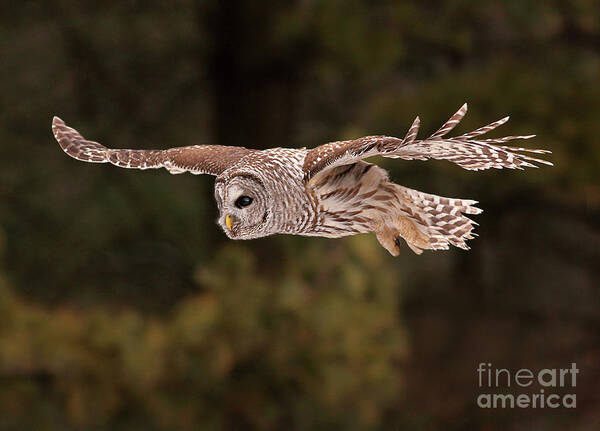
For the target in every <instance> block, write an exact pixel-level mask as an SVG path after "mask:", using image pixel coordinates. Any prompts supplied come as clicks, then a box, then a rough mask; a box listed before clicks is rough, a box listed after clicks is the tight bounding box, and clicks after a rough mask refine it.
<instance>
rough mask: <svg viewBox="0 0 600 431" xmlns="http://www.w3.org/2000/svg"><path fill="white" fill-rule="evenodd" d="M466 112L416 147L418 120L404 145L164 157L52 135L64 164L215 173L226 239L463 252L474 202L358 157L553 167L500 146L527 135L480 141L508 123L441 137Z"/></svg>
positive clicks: (57, 131)
mask: <svg viewBox="0 0 600 431" xmlns="http://www.w3.org/2000/svg"><path fill="white" fill-rule="evenodd" d="M466 112H467V105H466V104H465V105H463V106H462V107H461V108H460V109H459V110H458V111H457V112H456V113H455V114H454V115H453V116H452V117H451V118H450V119H449V120H448V121H447V122H446V123H445V124H444V125H443V126H442V127H441V128H440V129H438V130H437V131H436V132H435V133H433V134H432V135H431V136H429V137H428V138H426V139H423V140H418V139H417V133H418V130H419V125H420V121H419V118H418V117H417V118H416V119H415V121H414V122H413V124H412V125H411V127H410V128H409V130H408V132H407V134H406V136H405V137H404V138H403V139H399V138H394V137H389V136H367V137H364V138H360V139H355V140H349V141H338V142H330V143H327V144H324V145H321V146H319V147H316V148H314V149H311V150H306V149H289V148H272V149H269V150H260V151H259V150H251V149H247V148H242V147H227V146H219V145H194V146H189V147H180V148H171V149H168V150H113V149H109V148H107V147H105V146H103V145H101V144H99V143H97V142H94V141H88V140H86V139H85V138H83V137H82V136H81V135H80V134H79V133H78V132H77V131H76V130H75V129H72V128H70V127H68V126H66V125H65V123H64V122H63V121H62V120H61V119H59V118H58V117H55V118H54V120H53V123H52V130H53V132H54V136H55V137H56V140H57V141H58V142H59V144H60V146H61V147H62V149H63V150H64V151H65V152H66V153H67V154H68V155H70V156H71V157H73V158H76V159H78V160H83V161H87V162H94V163H112V164H114V165H117V166H120V167H126V168H136V169H152V168H162V167H164V168H166V169H167V170H169V172H171V173H181V172H191V173H193V174H210V175H215V176H216V177H217V178H216V182H215V197H216V200H217V204H218V206H219V210H220V217H219V221H218V222H219V224H220V225H221V227H222V228H223V230H224V231H225V233H226V234H227V235H228V236H229V237H230V238H234V239H250V238H257V237H262V236H267V235H271V234H275V233H289V234H297V235H307V236H325V237H341V236H346V235H353V234H357V233H365V232H375V234H376V236H377V239H378V240H379V242H380V243H381V244H382V246H383V247H385V248H386V249H387V250H388V251H389V252H390V253H391V254H393V255H397V254H398V253H399V251H400V238H403V239H404V240H405V241H406V242H407V244H408V245H409V247H410V248H411V249H412V250H413V251H414V252H416V253H421V252H422V250H425V249H433V250H440V249H448V248H449V246H450V245H454V246H456V247H460V248H463V249H468V247H467V245H466V240H468V239H471V238H473V236H474V235H475V234H474V233H473V232H472V230H473V226H474V224H475V223H474V222H473V221H472V220H471V219H469V218H468V217H467V216H466V215H474V214H479V213H480V212H481V210H480V209H479V208H477V207H475V206H474V205H475V204H476V203H477V202H476V201H473V200H465V199H452V198H444V197H440V196H436V195H431V194H427V193H422V192H419V191H416V190H412V189H408V188H406V187H403V186H400V185H398V184H394V183H393V182H391V181H390V180H389V178H388V175H387V172H386V171H385V170H383V169H381V168H380V167H378V166H375V165H373V164H370V163H367V162H365V161H364V159H366V158H369V157H372V156H382V157H387V158H399V159H404V160H427V159H430V158H432V159H439V160H448V161H451V162H454V163H456V164H457V165H459V166H460V167H462V168H464V169H469V170H481V169H488V168H509V169H523V168H525V167H537V166H536V165H535V163H540V164H546V165H552V163H550V162H548V161H546V160H542V159H538V158H534V157H531V156H529V155H526V154H522V153H524V152H529V153H538V154H543V153H549V151H547V150H535V149H526V148H518V147H509V146H506V145H502V144H504V143H506V142H508V141H511V140H516V139H529V138H532V137H533V135H527V136H507V137H504V138H492V139H481V136H482V135H484V134H485V133H487V132H489V131H491V130H493V129H495V128H497V127H499V126H501V125H502V124H504V123H506V121H507V120H508V117H506V118H503V119H501V120H499V121H496V122H494V123H491V124H489V125H487V126H484V127H481V128H479V129H477V130H474V131H472V132H470V133H465V134H463V135H460V136H456V137H446V136H447V135H448V133H449V132H450V131H452V130H453V129H454V127H456V125H457V124H458V123H459V122H460V120H461V119H462V118H463V117H464V115H465V113H466Z"/></svg>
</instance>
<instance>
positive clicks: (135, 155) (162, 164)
mask: <svg viewBox="0 0 600 431" xmlns="http://www.w3.org/2000/svg"><path fill="white" fill-rule="evenodd" d="M52 132H53V133H54V137H55V138H56V140H57V141H58V143H59V144H60V146H61V148H62V149H63V150H64V152H65V153H67V154H68V155H69V156H71V157H73V158H74V159H77V160H83V161H84V162H91V163H112V164H113V165H116V166H119V167H122V168H132V169H158V168H166V169H167V170H168V171H169V172H170V173H172V174H180V173H182V172H190V173H192V174H209V175H219V174H220V173H221V172H223V171H224V170H225V169H227V168H229V167H230V166H231V165H233V164H234V163H236V162H237V161H238V160H240V159H241V158H242V157H244V156H246V155H247V154H249V153H251V152H253V151H254V150H250V149H247V148H243V147H227V146H223V145H193V146H189V147H179V148H170V149H168V150H119V149H115V150H113V149H110V148H106V147H105V146H104V145H101V144H99V143H98V142H94V141H88V140H86V139H85V138H84V137H83V136H81V135H80V134H79V132H78V131H77V130H75V129H73V128H71V127H68V126H67V125H66V124H65V123H64V121H63V120H61V119H60V118H58V117H54V119H53V120H52Z"/></svg>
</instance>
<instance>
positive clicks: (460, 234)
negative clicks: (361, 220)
mask: <svg viewBox="0 0 600 431" xmlns="http://www.w3.org/2000/svg"><path fill="white" fill-rule="evenodd" d="M393 191H394V195H395V199H397V200H396V202H395V203H396V205H397V206H396V205H395V206H396V207H397V211H395V213H394V214H389V215H387V216H386V217H384V218H383V220H382V221H381V222H380V224H379V225H378V226H377V227H376V228H375V233H376V235H377V239H378V240H379V242H380V244H381V245H382V246H383V247H384V248H385V249H387V250H388V251H389V252H390V253H391V254H392V255H393V256H397V255H398V254H399V253H400V244H401V241H400V239H401V238H403V239H404V240H405V241H406V243H407V244H408V246H409V247H410V248H411V250H412V251H414V252H415V253H416V254H421V253H422V252H423V250H448V248H449V245H453V246H456V247H459V248H462V249H464V250H468V249H469V247H468V246H467V245H466V243H465V241H466V240H468V239H472V238H473V237H474V236H476V234H475V233H473V232H472V231H473V226H474V225H477V223H475V222H474V221H473V220H471V219H469V218H468V217H466V216H465V215H464V214H479V213H481V212H482V210H481V209H479V208H477V207H475V206H473V205H474V204H476V203H477V201H473V200H465V199H452V198H444V197H441V196H436V195H431V194H427V193H422V192H419V191H417V190H412V189H409V188H406V187H402V186H400V185H397V184H393Z"/></svg>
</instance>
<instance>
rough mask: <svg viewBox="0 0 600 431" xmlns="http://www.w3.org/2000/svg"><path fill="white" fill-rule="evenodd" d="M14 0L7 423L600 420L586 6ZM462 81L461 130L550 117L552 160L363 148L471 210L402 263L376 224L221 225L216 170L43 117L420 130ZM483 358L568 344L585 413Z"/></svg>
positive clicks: (176, 139) (594, 75) (340, 132)
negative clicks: (546, 398)
mask: <svg viewBox="0 0 600 431" xmlns="http://www.w3.org/2000/svg"><path fill="white" fill-rule="evenodd" d="M1 10H2V14H1V18H0V59H1V65H0V100H2V105H1V106H2V109H1V110H0V429H2V430H21V429H23V430H29V429H36V430H54V429H96V430H174V429H190V430H195V429H227V430H234V429H238V430H242V429H261V430H263V429H264V430H279V429H286V430H305V429H312V430H315V429H321V430H363V429H364V430H375V429H377V430H392V429H397V430H414V431H420V430H486V431H487V430H529V429H544V430H565V429H569V430H596V429H600V400H599V395H598V388H599V385H600V340H599V335H600V333H599V332H600V290H599V289H600V266H599V263H600V217H598V215H599V212H598V211H599V208H600V186H599V184H600V181H599V174H598V172H599V167H600V146H599V145H598V136H599V135H600V102H599V100H600V85H599V84H600V4H599V3H598V2H597V1H584V0H581V1H571V2H561V1H547V2H546V1H544V2H541V1H537V0H518V1H517V0H512V1H503V2H498V1H488V0H481V1H478V2H472V1H460V0H453V1H445V2H438V1H411V2H394V1H371V2H360V1H357V0H344V1H342V0H332V1H318V0H298V1H288V2H277V1H270V0H269V1H249V0H248V1H222V2H217V1H191V0H180V1H173V2H161V1H144V2H142V1H120V2H99V3H98V4H94V3H92V2H67V1H64V2H61V1H44V2H31V1H23V2H3V4H2V9H1ZM465 101H467V102H469V107H470V111H469V113H468V114H467V117H466V118H465V120H464V122H463V124H461V125H460V126H459V128H458V131H459V132H461V131H462V132H465V131H468V130H471V129H473V128H475V127H479V126H481V125H483V124H487V123H488V122H491V121H494V120H496V119H498V118H501V117H503V116H504V115H507V114H510V115H511V116H512V119H511V122H509V124H508V125H506V126H504V127H503V128H502V129H501V131H498V132H496V135H495V136H499V135H500V134H501V133H502V134H511V135H512V134H529V133H537V134H538V137H537V138H535V139H534V140H531V141H528V142H527V143H526V145H530V146H533V147H537V148H546V149H550V150H552V151H553V154H552V155H551V156H549V158H550V159H551V160H552V161H553V162H554V163H555V166H554V167H552V168H549V167H543V168H541V169H537V170H534V169H529V170H526V171H510V170H502V171H497V170H490V171H484V172H468V171H464V170H461V169H460V168H458V167H456V166H454V165H452V164H450V163H447V162H438V161H430V162H426V163H425V162H418V161H415V162H406V161H400V160H396V161H394V160H387V159H386V160H377V162H378V163H380V164H381V165H383V166H384V167H386V168H387V169H389V170H390V173H391V177H392V178H393V179H394V180H395V181H396V182H398V183H400V184H403V185H406V186H408V187H412V188H416V189H419V190H423V191H426V192H430V193H436V194H440V195H443V196H451V197H461V198H472V199H477V200H479V201H480V206H481V207H482V208H483V209H484V210H485V212H484V213H483V214H482V215H481V216H477V218H476V219H477V222H479V223H480V225H481V226H479V227H478V228H477V233H478V234H479V235H480V237H478V238H477V239H475V240H473V241H471V243H470V245H471V247H472V250H471V251H469V252H464V251H462V250H456V249H453V250H451V251H448V252H426V253H425V254H424V255H422V256H415V255H413V254H412V252H411V251H410V250H409V249H408V247H405V248H403V250H402V253H401V255H400V256H399V257H398V258H392V257H391V256H389V255H388V254H387V252H386V251H385V250H384V249H383V248H381V247H380V246H379V244H378V243H377V241H376V239H375V237H374V236H373V235H361V236H356V237H350V238H345V239H338V240H328V239H317V238H302V237H289V236H275V237H270V238H265V239H260V240H254V241H249V242H233V241H229V240H227V239H226V237H225V236H224V234H223V233H222V232H220V230H219V229H218V227H217V226H216V225H215V223H214V220H215V219H216V216H217V209H216V204H215V202H214V199H213V192H212V184H213V178H211V177H208V176H207V177H196V176H192V175H179V176H171V175H169V174H168V173H167V172H166V171H164V170H161V171H145V172H139V171H129V170H122V169H117V168H115V167H112V166H106V165H87V164H83V163H80V162H76V161H74V160H72V159H70V158H68V157H67V156H66V155H64V154H63V153H62V152H61V151H60V148H59V147H58V145H57V144H56V142H55V141H54V139H53V137H52V134H51V130H50V122H51V119H52V116H53V115H59V116H61V117H62V118H63V119H64V120H65V121H67V123H68V124H70V125H72V126H73V127H76V128H77V129H79V130H80V131H81V132H82V133H83V134H84V136H86V137H88V138H91V139H95V140H99V141H100V142H102V143H105V144H106V145H108V146H111V147H115V148H118V147H121V148H168V147H172V146H183V145H190V144H200V143H209V144H213V143H214V144H222V145H244V146H248V147H251V148H269V147H275V146H284V147H303V146H307V147H313V146H316V145H319V144H322V143H325V142H327V141H330V140H337V139H344V138H355V137H360V136H363V135H368V134H388V135H395V136H404V134H405V132H406V129H407V128H408V126H409V125H410V123H411V121H412V119H413V118H414V116H415V115H417V114H418V115H420V116H421V119H422V130H421V135H420V136H426V135H427V134H428V133H431V132H433V131H434V130H436V129H437V128H438V127H439V126H440V125H441V124H442V123H443V122H444V121H445V120H446V119H447V118H448V117H449V116H450V115H451V114H452V113H454V112H455V111H456V110H457V109H458V108H459V107H460V105H461V104H462V103H463V102H465ZM480 362H490V363H492V364H493V366H494V367H499V368H509V369H511V370H517V369H519V368H529V369H533V370H539V369H541V368H555V367H559V368H560V367H563V368H567V367H569V366H570V364H571V362H576V363H577V366H578V368H579V369H580V370H581V371H580V375H579V376H578V377H579V378H578V381H577V383H578V384H577V387H576V390H575V393H576V394H577V397H578V398H577V409H575V410H567V409H556V410H553V409H514V410H511V409H504V410H503V409H496V410H483V409H479V408H477V406H476V402H475V400H476V397H477V395H478V394H480V393H482V390H481V389H479V388H478V387H477V374H476V368H477V366H478V364H479V363H480ZM537 390H539V388H535V391H537ZM504 391H506V392H507V393H511V392H513V391H515V388H514V387H511V388H501V389H499V392H504ZM535 391H534V392H535ZM516 393H518V391H517V392H516Z"/></svg>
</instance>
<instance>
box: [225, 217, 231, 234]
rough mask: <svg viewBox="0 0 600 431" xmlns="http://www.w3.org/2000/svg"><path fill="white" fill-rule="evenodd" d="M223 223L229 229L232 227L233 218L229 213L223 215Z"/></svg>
mask: <svg viewBox="0 0 600 431" xmlns="http://www.w3.org/2000/svg"><path fill="white" fill-rule="evenodd" d="M225 224H226V225H227V229H229V230H230V231H231V228H232V227H233V218H232V217H231V216H230V215H229V214H227V215H225Z"/></svg>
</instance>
